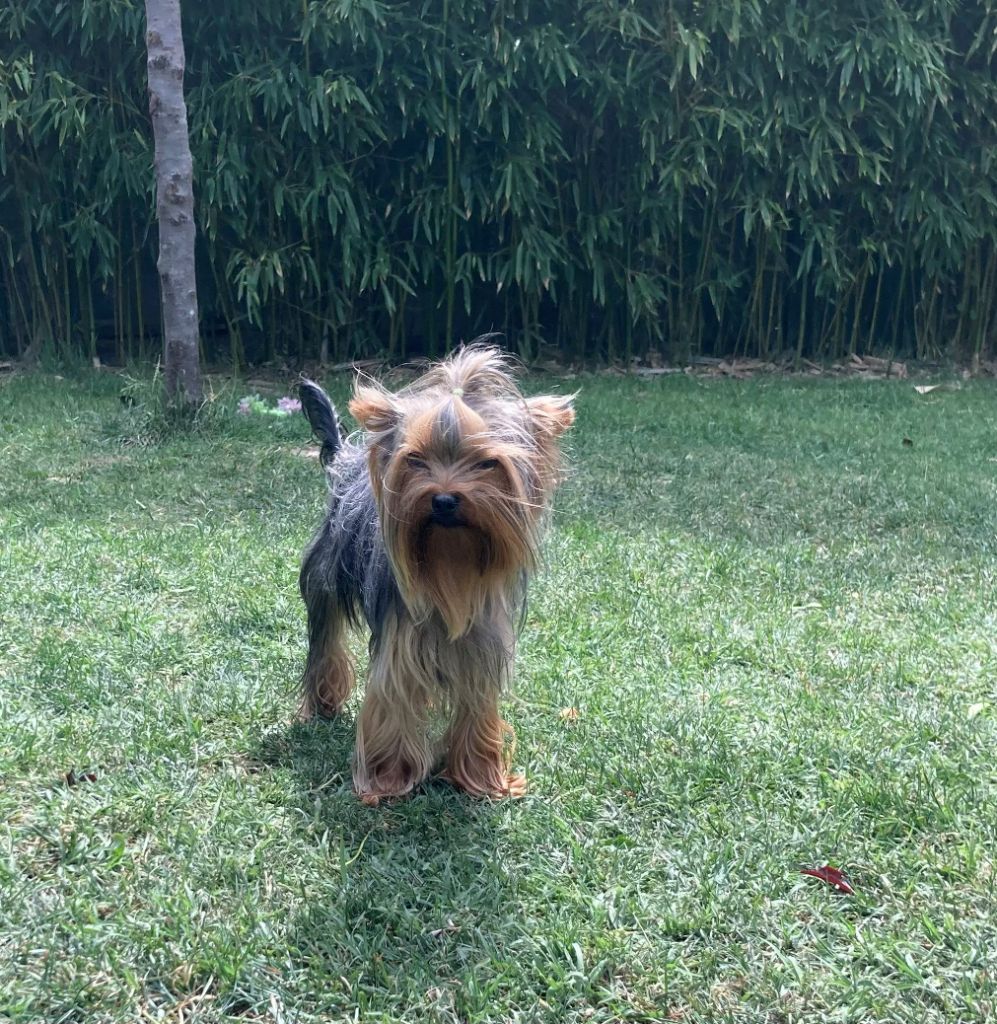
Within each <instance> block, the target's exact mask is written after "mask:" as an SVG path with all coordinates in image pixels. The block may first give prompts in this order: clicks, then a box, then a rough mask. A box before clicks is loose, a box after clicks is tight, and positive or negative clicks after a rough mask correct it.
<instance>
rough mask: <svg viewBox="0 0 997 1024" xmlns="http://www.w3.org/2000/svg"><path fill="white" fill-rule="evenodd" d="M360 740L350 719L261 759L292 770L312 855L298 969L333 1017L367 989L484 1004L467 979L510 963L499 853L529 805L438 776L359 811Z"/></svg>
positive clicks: (286, 732) (507, 881)
mask: <svg viewBox="0 0 997 1024" xmlns="http://www.w3.org/2000/svg"><path fill="white" fill-rule="evenodd" d="M353 741H354V722H353V721H352V720H351V719H350V718H349V717H344V718H342V719H338V720H336V721H332V722H321V723H308V724H305V725H301V724H295V725H291V726H289V727H287V728H285V729H281V730H276V731H274V732H271V733H269V734H268V735H265V736H263V737H262V738H261V741H260V748H259V750H258V752H257V757H258V759H259V760H260V761H261V762H264V763H266V764H268V765H270V766H272V767H274V768H277V769H278V770H279V769H283V770H285V771H288V772H289V773H290V777H291V779H292V780H293V786H294V791H293V793H288V797H287V804H288V807H289V808H291V809H293V810H294V811H296V812H297V813H296V815H295V820H296V821H297V822H298V827H297V831H298V836H297V839H298V841H300V842H301V843H302V844H305V845H306V846H307V847H308V848H309V849H308V856H307V859H308V860H309V861H310V868H309V871H308V877H307V878H306V879H305V881H304V883H303V885H304V889H305V904H304V906H303V908H302V909H301V910H300V911H299V912H298V913H297V916H296V917H295V918H294V920H293V922H292V923H291V924H290V926H289V928H288V938H289V944H290V946H291V949H292V950H293V951H294V953H293V957H294V961H295V968H296V969H297V970H300V971H303V972H304V973H305V974H306V975H311V976H312V977H313V978H314V980H315V981H316V982H317V981H318V980H319V979H321V984H322V986H323V992H322V999H323V1000H324V1005H325V1010H326V1012H328V1011H329V1010H331V1009H333V1008H334V1007H335V1005H336V1003H337V1002H340V1000H341V1008H342V1009H343V1010H344V1011H345V1010H348V1009H349V1008H350V1007H351V1006H355V1005H356V1004H357V1001H358V1000H359V1001H360V1002H364V1001H365V995H364V994H365V993H366V994H367V995H370V994H371V993H377V998H378V1000H379V1001H380V1000H384V999H387V1001H388V1002H389V1003H390V1002H394V1003H395V1004H396V1006H398V1007H399V1008H401V1006H410V1007H411V1006H415V1005H418V1004H420V1003H421V1004H423V1005H424V1004H425V1000H426V999H427V994H429V996H430V998H431V999H433V1000H434V1001H435V997H434V996H433V993H438V994H439V998H445V999H446V1000H447V1001H449V1000H451V999H452V1000H454V1002H453V1004H452V1009H455V1010H457V1011H458V1012H461V1011H463V1012H468V1011H471V1010H472V1009H474V1007H475V1006H476V1004H477V1002H478V1000H479V998H484V995H483V993H480V992H478V990H477V987H476V985H475V984H473V978H472V979H471V981H472V984H471V985H470V988H469V987H468V977H467V972H468V970H470V965H471V964H474V963H481V962H483V961H492V962H493V964H495V961H496V960H497V961H498V962H499V963H501V962H503V961H504V960H505V958H506V957H507V956H511V955H512V954H511V953H510V952H509V951H508V946H507V943H508V937H509V935H510V931H512V932H513V933H515V932H519V931H520V928H521V922H519V921H518V920H517V915H516V912H515V909H514V908H515V906H516V904H517V902H518V901H517V900H516V899H515V897H514V890H515V874H514V872H513V871H512V869H511V867H510V865H509V863H508V858H507V856H505V855H504V852H503V847H504V845H505V843H506V840H508V839H509V838H510V837H509V835H508V830H509V825H510V824H513V825H514V824H515V823H516V821H517V819H518V817H519V816H520V815H521V814H522V813H523V810H522V807H523V805H522V804H513V803H508V802H506V803H489V802H484V801H476V800H472V799H471V798H469V797H467V796H466V795H465V794H463V793H460V792H458V791H456V790H455V789H453V788H452V787H450V786H449V785H447V784H445V783H443V782H441V781H438V780H430V781H429V782H427V783H426V784H424V785H423V786H422V787H420V788H419V789H418V790H416V792H415V793H413V794H412V795H410V796H409V797H407V798H405V799H403V800H397V801H389V802H384V803H382V804H381V805H380V806H378V807H376V808H372V807H367V806H364V805H363V804H361V803H360V801H359V800H357V798H356V796H355V794H354V793H353V790H352V780H351V776H350V756H351V753H352V748H353ZM496 966H497V965H496ZM493 969H494V968H493ZM472 973H473V972H472ZM495 973H496V974H497V975H498V976H501V975H502V974H503V973H504V972H503V971H502V969H501V968H498V970H497V971H495ZM331 979H335V981H334V982H333V983H332V988H333V989H337V990H338V991H335V992H333V991H329V986H330V980H331ZM468 1000H469V1001H468Z"/></svg>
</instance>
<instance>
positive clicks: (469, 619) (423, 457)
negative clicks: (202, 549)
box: [300, 343, 575, 804]
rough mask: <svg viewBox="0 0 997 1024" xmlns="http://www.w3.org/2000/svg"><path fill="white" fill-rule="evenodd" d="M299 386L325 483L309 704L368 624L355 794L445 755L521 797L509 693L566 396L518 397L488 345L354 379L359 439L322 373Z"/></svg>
mask: <svg viewBox="0 0 997 1024" xmlns="http://www.w3.org/2000/svg"><path fill="white" fill-rule="evenodd" d="M300 395H301V404H302V409H303V411H304V413H305V415H306V417H307V418H308V422H309V423H310V424H311V427H312V430H313V431H314V433H315V435H316V437H317V438H318V440H319V441H320V442H321V446H322V447H321V452H320V457H321V460H322V463H323V465H324V467H325V472H326V477H327V481H328V484H329V491H330V494H329V507H328V512H327V514H326V517H325V521H324V522H323V523H322V525H321V527H320V528H319V530H318V532H317V533H316V534H315V536H314V538H313V539H312V541H311V543H310V544H309V546H308V548H307V549H306V551H305V554H304V561H303V564H302V567H301V577H300V586H301V596H302V598H303V599H304V602H305V605H306V606H307V610H308V659H307V663H306V666H305V671H304V677H303V680H302V690H303V695H302V704H301V717H302V718H306V719H307V718H311V717H313V716H315V715H320V716H323V717H332V716H335V715H337V714H339V712H340V711H341V710H342V707H343V704H344V703H345V702H346V700H347V698H348V697H349V695H350V692H351V690H352V688H353V683H354V671H353V666H352V664H351V661H350V657H349V653H348V651H347V647H346V631H347V626H349V625H359V622H360V617H361V615H362V616H363V617H364V618H365V619H366V621H367V624H368V625H369V627H370V631H371V638H370V667H369V672H368V680H367V687H366V694H365V696H364V701H363V707H362V708H361V710H360V715H359V718H358V721H357V736H356V750H355V753H354V758H353V782H354V785H355V787H356V791H357V794H358V796H359V797H360V798H361V800H363V801H364V802H365V803H370V804H376V803H378V801H379V800H380V799H382V798H386V797H397V796H402V795H403V794H405V793H408V792H409V791H410V790H412V789H413V787H415V786H417V785H418V784H419V783H420V782H422V781H423V780H424V779H425V778H426V777H427V776H428V775H429V774H430V773H431V772H432V771H433V769H434V767H436V765H437V764H438V762H439V761H440V760H442V759H443V758H445V763H444V767H443V776H444V777H445V778H447V779H448V780H449V781H451V782H452V783H453V784H455V785H456V786H458V787H460V788H461V789H463V790H465V791H466V792H468V793H470V794H473V795H474V796H483V797H495V798H497V797H503V796H513V797H515V796H521V795H522V794H523V793H524V792H525V790H526V783H525V780H524V778H523V776H522V775H517V774H513V773H511V772H510V757H511V745H512V742H513V741H514V738H515V737H514V735H513V731H512V728H511V727H510V726H509V725H508V724H507V723H506V722H504V721H503V720H502V717H501V715H500V714H499V697H500V694H501V693H502V690H503V687H504V685H505V684H506V683H507V682H508V681H509V678H510V676H511V672H512V664H513V655H514V650H515V642H516V632H517V625H518V624H519V622H520V621H521V618H522V612H523V610H524V607H525V598H526V584H527V579H528V577H529V575H530V574H531V572H532V571H533V570H534V568H535V567H536V564H537V556H538V545H539V541H540V536H541V533H542V530H543V527H544V522H545V520H546V518H547V513H548V512H549V510H550V504H551V499H552V497H553V493H554V489H555V487H556V485H557V483H558V482H559V478H560V468H561V463H560V453H559V448H558V438H559V437H560V436H561V435H562V434H563V433H564V432H565V431H566V430H567V429H568V427H570V426H571V424H572V423H573V422H574V418H575V413H574V409H573V406H572V399H571V398H570V397H563V398H562V397H555V396H543V397H535V398H524V397H523V396H522V395H521V394H520V392H519V391H518V389H517V387H516V384H515V382H514V380H513V377H512V374H511V371H510V366H509V363H508V361H507V360H506V358H505V357H504V356H503V355H502V353H501V352H500V351H499V350H498V349H495V348H492V347H490V346H487V345H485V344H481V343H472V344H471V345H468V346H467V347H465V348H462V349H461V350H459V351H458V352H456V353H455V354H454V355H452V356H450V357H449V358H447V359H446V360H444V361H443V362H440V363H436V364H434V365H433V366H432V367H431V368H430V369H429V370H428V371H427V372H426V373H425V374H424V375H423V376H422V377H420V378H418V379H417V380H416V381H414V382H413V383H411V384H409V385H408V386H407V387H404V388H402V389H401V390H400V391H398V392H397V393H392V392H390V391H388V390H386V389H385V388H384V387H382V386H381V385H379V384H376V383H373V382H370V383H359V382H358V384H357V387H356V389H355V392H354V395H353V399H352V400H351V401H350V404H349V409H350V412H351V413H352V414H353V417H354V418H355V419H356V420H357V422H358V423H359V424H360V426H361V427H362V428H363V430H364V435H363V436H362V437H361V438H360V439H359V440H354V438H353V437H349V438H345V437H344V436H343V434H342V432H341V430H340V426H339V421H338V419H337V417H336V412H335V409H334V408H333V405H332V402H330V400H329V397H328V396H327V395H326V393H325V392H324V391H323V390H322V389H321V388H320V387H319V386H318V385H317V384H315V383H313V382H312V381H309V380H304V381H302V383H301V385H300ZM434 723H442V729H438V730H436V732H437V733H438V735H436V736H434Z"/></svg>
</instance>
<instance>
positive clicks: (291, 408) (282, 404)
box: [277, 398, 301, 413]
mask: <svg viewBox="0 0 997 1024" xmlns="http://www.w3.org/2000/svg"><path fill="white" fill-rule="evenodd" d="M277 408H278V409H280V411H281V412H284V413H292V412H301V402H299V401H298V399H297V398H278V399H277Z"/></svg>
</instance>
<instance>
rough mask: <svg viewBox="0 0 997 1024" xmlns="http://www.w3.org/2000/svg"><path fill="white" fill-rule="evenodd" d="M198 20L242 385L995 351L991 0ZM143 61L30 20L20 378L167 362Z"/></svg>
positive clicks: (196, 51)
mask: <svg viewBox="0 0 997 1024" xmlns="http://www.w3.org/2000/svg"><path fill="white" fill-rule="evenodd" d="M186 14H187V21H186V24H185V33H186V46H187V55H188V59H187V68H188V75H187V96H188V103H189V107H190V124H191V135H192V139H191V142H192V148H193V150H194V158H195V172H196V200H197V211H198V218H199V222H200V227H201V230H202V244H201V253H200V261H201V271H202V287H203V299H202V307H203V312H204V319H205V323H206V324H208V325H216V326H217V327H219V328H222V329H220V330H217V331H215V332H214V333H212V332H210V331H207V332H206V334H205V342H204V344H205V349H206V354H207V355H208V356H209V357H213V358H220V357H226V356H227V357H228V358H230V359H231V360H233V361H235V362H236V363H241V362H244V361H245V360H246V359H247V358H249V359H250V360H259V359H270V358H274V357H278V356H279V357H285V358H291V359H300V358H304V357H316V356H318V355H320V354H321V355H322V356H323V357H327V358H330V359H334V360H337V359H345V358H352V357H356V356H358V355H361V354H367V353H373V352H384V353H387V354H389V355H392V356H400V355H403V354H405V353H407V352H410V351H423V352H427V353H430V354H434V353H437V352H438V351H439V350H441V349H442V348H443V347H446V346H449V345H451V344H453V343H454V342H455V341H456V340H457V339H459V338H460V337H469V336H471V335H474V334H476V333H480V332H482V331H485V330H488V329H490V328H495V329H500V330H503V331H504V332H506V334H507V336H508V338H509V339H510V342H511V343H512V344H513V345H514V346H515V347H516V348H518V350H519V351H520V352H521V353H522V354H523V355H525V356H527V357H530V356H533V355H535V354H536V353H537V351H538V346H539V344H540V343H541V342H545V343H548V344H551V343H552V344H555V345H556V346H557V347H558V348H559V349H560V350H561V351H562V352H563V353H564V354H565V355H566V356H569V357H573V358H599V359H604V358H613V357H619V356H624V357H628V356H631V355H635V354H642V353H645V352H648V351H652V350H656V351H659V352H662V353H663V354H664V355H666V356H667V357H670V358H681V357H683V356H685V355H689V354H698V353H715V354H725V355H727V354H752V355H759V356H768V355H772V354H775V353H785V352H787V351H793V352H796V353H797V354H798V355H799V356H803V355H807V356H816V357H823V356H837V355H841V354H843V353H846V352H849V351H856V350H860V351H861V350H872V349H880V350H887V351H895V352H906V353H912V354H915V355H918V356H922V357H930V356H936V355H941V354H944V355H946V356H950V357H954V358H959V359H967V360H973V359H979V358H980V357H981V356H982V355H984V354H985V353H987V352H988V351H990V350H991V349H992V347H993V344H994V335H995V330H997V327H995V320H997V303H995V301H994V296H995V294H997V195H995V191H994V187H993V181H994V174H995V169H997V168H995V155H994V154H995V149H994V142H993V140H994V138H995V137H997V74H995V70H997V68H995V52H997V12H995V10H994V8H993V5H992V4H990V3H988V2H986V0H979V2H969V0H967V2H956V0H902V2H896V3H887V4H883V3H873V2H869V0H848V2H844V3H834V4H828V3H823V4H820V3H810V2H804V3H800V2H790V0H780V2H771V3H762V2H761V0H741V2H736V3H730V2H721V0H699V2H693V0H673V2H661V0H632V2H623V0H581V2H575V3H570V4H568V3H563V2H556V0H533V2H532V3H531V2H527V0H498V2H496V0H465V2H461V3H451V2H449V0H443V2H442V3H431V2H429V0H424V2H399V3H396V4H392V5H386V4H383V3H380V2H377V0H301V2H299V3H294V4H292V3H288V2H283V0H260V2H256V3H252V4H244V3H233V2H231V0H224V2H218V3H212V4H202V5H198V6H196V7H195V5H192V4H188V5H186ZM143 29H144V14H143V10H142V4H141V3H140V2H139V0H84V2H82V3H79V4H68V3H52V2H51V0H14V2H12V3H8V4H7V5H5V7H4V8H3V10H0V40H2V44H0V45H2V56H0V172H2V174H3V181H2V183H0V266H2V277H0V303H2V304H3V315H2V316H0V350H4V351H8V352H17V353H24V352H25V351H33V349H37V348H39V347H42V348H44V347H50V348H55V350H56V353H57V354H66V355H68V354H71V353H77V354H79V353H84V354H93V353H94V352H95V351H96V350H97V336H98V334H100V335H113V336H114V337H115V338H116V339H117V348H118V352H117V355H118V356H121V357H128V356H140V355H143V354H146V353H147V351H148V350H149V349H150V348H152V347H153V346H152V344H151V342H150V338H151V337H152V336H154V334H155V332H156V325H157V324H158V317H157V316H156V315H155V314H154V313H153V312H152V310H154V309H155V304H154V300H153V295H154V291H152V290H151V289H150V288H149V284H150V282H151V281H152V280H153V273H154V259H155V253H154V244H155V230H154V225H153V223H152V219H151V218H152V209H153V207H152V197H151V189H152V173H151V137H150V133H149V130H148V117H147V113H146V110H145V103H146V100H145V66H144V61H145V51H144V43H143ZM221 336H227V338H228V341H227V342H222V343H219V341H218V338H219V337H221ZM225 345H228V348H227V349H226V348H225Z"/></svg>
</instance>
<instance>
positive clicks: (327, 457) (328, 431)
mask: <svg viewBox="0 0 997 1024" xmlns="http://www.w3.org/2000/svg"><path fill="white" fill-rule="evenodd" d="M298 395H299V396H300V398H301V410H302V412H304V414H305V418H306V419H307V420H308V422H309V424H311V428H312V433H313V434H314V435H315V436H316V437H317V438H318V439H319V441H320V442H321V443H322V450H321V451H320V452H319V459H320V460H321V462H322V465H323V466H328V465H330V464H331V463H332V460H333V459H335V457H336V455H337V453H338V452H339V449H340V448H341V447H342V446H343V435H342V433H341V431H340V429H339V419H338V417H337V416H336V408H335V406H334V405H333V404H332V402H331V400H330V399H329V396H328V395H327V394H326V393H325V392H324V391H323V390H322V389H321V388H320V387H319V386H318V384H316V383H315V381H313V380H308V379H307V378H306V377H303V378H302V379H301V383H300V384H299V385H298Z"/></svg>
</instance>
